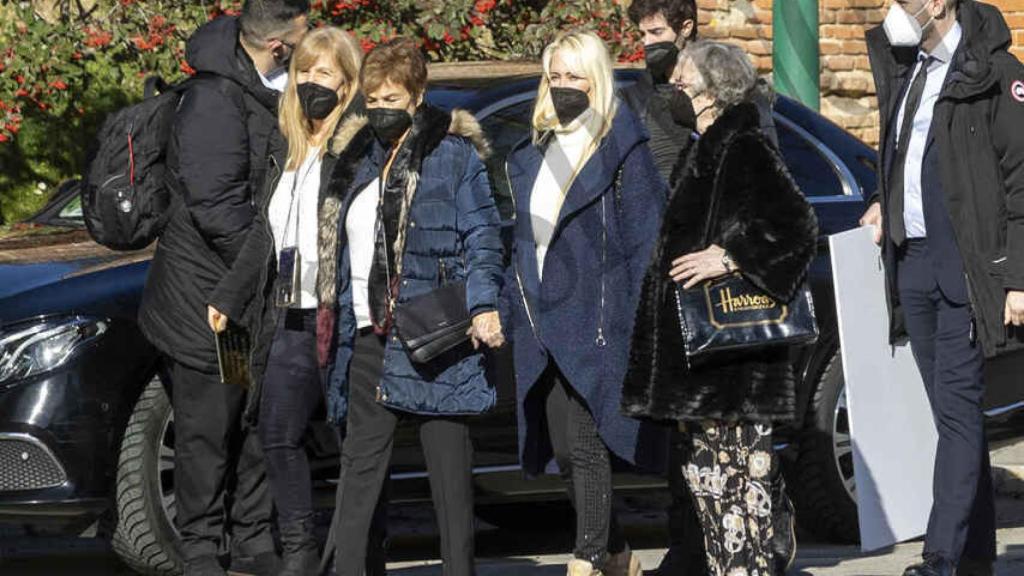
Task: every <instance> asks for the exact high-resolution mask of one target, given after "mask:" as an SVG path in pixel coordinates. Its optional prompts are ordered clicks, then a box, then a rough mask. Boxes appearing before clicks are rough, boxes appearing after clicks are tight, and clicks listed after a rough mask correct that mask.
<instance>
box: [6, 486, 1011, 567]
mask: <svg viewBox="0 0 1024 576" xmlns="http://www.w3.org/2000/svg"><path fill="white" fill-rule="evenodd" d="M624 504H625V506H626V507H627V508H629V512H628V513H627V514H626V516H627V517H626V519H625V522H624V524H625V525H626V529H627V536H628V538H629V540H630V542H631V543H632V544H633V546H634V548H636V549H637V550H638V553H639V554H640V557H641V560H642V561H643V563H644V566H645V567H647V568H653V567H655V566H657V563H658V561H659V560H660V558H661V556H662V554H663V553H664V545H665V544H664V538H665V536H664V532H663V526H662V521H661V518H660V514H661V513H660V512H659V508H658V507H657V506H656V503H651V502H648V503H646V504H654V506H652V507H647V508H644V507H641V506H639V504H643V503H638V502H635V501H630V502H624ZM997 510H998V512H999V516H1000V530H999V554H1000V558H999V563H998V565H997V570H996V574H997V575H998V576H1021V575H1024V499H1017V498H1012V497H1002V498H1000V500H999V502H998V504H997ZM392 525H393V526H395V527H396V530H395V532H396V533H395V534H394V538H393V540H392V546H391V556H392V557H393V558H394V560H395V561H394V562H392V563H391V564H390V565H389V574H391V575H392V576H440V575H441V570H440V566H439V565H438V563H437V560H436V558H437V552H436V546H437V539H436V535H435V533H434V530H433V514H432V512H431V510H430V508H429V507H428V506H401V507H396V509H395V510H393V513H392ZM568 549H569V536H568V534H567V533H566V532H565V531H564V530H563V531H559V530H557V529H547V530H522V531H508V530H498V529H496V528H493V527H489V526H487V525H484V526H481V531H480V533H479V539H478V552H479V555H480V557H481V558H480V562H479V570H478V573H479V575H480V576H561V575H562V574H564V573H565V568H564V566H565V563H566V562H567V561H568V555H567V554H565V553H564V551H565V550H568ZM920 550H921V544H920V543H910V544H904V545H901V546H898V547H896V548H895V549H892V550H887V551H885V552H883V553H879V554H874V555H870V556H867V555H864V554H862V553H861V552H860V550H859V549H858V548H856V547H852V546H834V545H828V544H822V543H815V542H811V541H808V540H807V539H805V540H804V541H803V542H801V545H800V553H799V556H798V560H797V563H796V566H795V567H794V569H793V570H791V571H790V572H789V575H788V576H899V574H901V573H902V570H903V568H904V567H905V566H906V565H908V564H910V563H912V562H913V561H915V559H916V558H917V556H918V554H920ZM128 574H131V573H130V572H129V571H128V570H127V569H125V568H123V567H122V566H121V565H120V564H119V563H118V562H117V560H116V559H115V558H114V557H113V555H112V554H111V553H110V552H109V550H107V548H106V547H105V546H104V545H103V544H102V543H101V542H99V541H97V540H96V539H90V538H43V537H27V536H24V535H20V536H16V535H13V534H10V533H8V534H7V535H6V536H5V537H3V538H2V539H0V575H3V576H43V575H45V576H101V575H102V576H108V575H117V576H120V575H128Z"/></svg>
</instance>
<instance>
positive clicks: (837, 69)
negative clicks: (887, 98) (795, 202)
mask: <svg viewBox="0 0 1024 576" xmlns="http://www.w3.org/2000/svg"><path fill="white" fill-rule="evenodd" d="M775 1H779V2H785V1H792V0H775ZM890 1H891V0H819V20H820V26H821V28H820V31H819V32H820V36H821V93H822V99H821V111H822V113H823V114H825V115H826V116H828V117H829V118H831V119H832V120H833V121H835V122H836V123H838V124H839V125H841V126H843V127H844V128H846V129H847V130H849V131H850V132H852V133H853V134H855V135H857V136H858V137H860V138H861V139H863V140H864V141H865V142H868V143H870V144H875V143H877V141H878V114H877V111H876V108H877V107H876V104H875V98H874V93H875V91H874V81H873V80H872V78H871V71H870V69H869V66H868V56H867V46H866V45H865V43H864V32H865V31H866V30H867V29H868V28H870V27H873V26H876V25H878V24H879V23H880V22H881V21H882V19H883V18H885V14H886V11H887V10H888V8H889V3H890ZM986 1H987V2H988V3H991V4H994V5H996V6H998V7H999V8H1000V9H1001V10H1002V11H1003V15H1004V16H1005V17H1006V20H1007V23H1008V24H1009V25H1010V28H1011V29H1012V30H1013V41H1014V44H1013V49H1012V50H1013V53H1014V54H1015V55H1016V56H1017V57H1018V58H1021V59H1024V0H986ZM697 4H698V6H699V7H700V25H701V33H702V34H703V36H704V37H705V38H714V39H720V40H728V41H730V42H734V43H736V44H739V45H741V46H742V47H743V48H744V49H745V50H746V51H747V53H749V54H750V56H751V58H752V59H753V60H754V63H755V64H756V65H757V67H758V69H759V70H761V72H763V73H766V74H767V73H770V72H771V69H772V0H697Z"/></svg>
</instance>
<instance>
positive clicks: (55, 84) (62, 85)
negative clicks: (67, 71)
mask: <svg viewBox="0 0 1024 576" xmlns="http://www.w3.org/2000/svg"><path fill="white" fill-rule="evenodd" d="M50 86H51V87H53V88H56V89H57V90H67V89H68V85H67V84H65V83H64V81H63V80H54V81H53V82H50Z"/></svg>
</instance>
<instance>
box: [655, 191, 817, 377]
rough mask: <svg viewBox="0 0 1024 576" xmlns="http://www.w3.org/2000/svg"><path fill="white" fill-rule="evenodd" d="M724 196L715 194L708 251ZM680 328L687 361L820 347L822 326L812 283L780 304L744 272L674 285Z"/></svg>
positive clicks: (706, 239) (707, 230)
mask: <svg viewBox="0 0 1024 576" xmlns="http://www.w3.org/2000/svg"><path fill="white" fill-rule="evenodd" d="M718 204H719V194H718V190H717V187H716V190H715V192H714V193H713V194H712V199H711V206H710V209H709V214H708V220H707V223H706V225H705V228H704V246H705V247H706V246H710V245H711V233H712V230H713V228H714V224H715V221H716V219H717V217H718ZM675 289H676V290H675V292H676V307H677V309H678V311H679V324H680V326H681V328H682V331H683V344H684V348H685V353H686V358H687V362H688V363H690V362H693V361H695V360H698V359H703V358H705V357H707V356H710V355H713V354H715V353H720V352H729V351H738V350H744V349H754V348H762V347H766V346H793V345H803V344H810V343H813V342H815V341H816V340H817V339H818V323H817V320H816V319H815V317H814V301H813V299H812V298H811V291H810V289H809V288H808V286H807V282H806V281H805V282H804V284H803V285H802V286H801V287H800V289H799V290H798V291H797V293H796V296H794V297H793V299H792V300H790V301H789V302H779V301H778V300H776V299H775V298H772V297H771V296H770V295H768V294H767V293H765V292H764V291H763V290H761V289H760V288H758V287H757V286H755V285H754V284H753V283H752V282H751V281H750V280H748V279H747V278H746V277H745V276H743V274H742V273H741V272H735V273H733V274H730V275H728V276H725V277H723V278H716V279H714V280H706V281H704V282H701V283H700V284H698V285H696V286H694V287H692V288H690V289H685V288H683V284H682V283H677V284H676V286H675Z"/></svg>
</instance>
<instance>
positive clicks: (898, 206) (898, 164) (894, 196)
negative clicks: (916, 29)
mask: <svg viewBox="0 0 1024 576" xmlns="http://www.w3.org/2000/svg"><path fill="white" fill-rule="evenodd" d="M932 61H933V58H932V57H930V56H929V57H927V58H925V59H924V61H923V62H922V63H921V69H920V71H918V73H917V76H915V77H914V81H913V83H911V85H910V90H908V91H907V103H906V106H904V108H903V122H901V123H900V132H899V136H898V137H897V140H896V157H895V158H893V164H892V169H891V170H890V176H889V210H888V211H887V212H888V214H886V216H887V222H886V224H887V225H888V226H889V238H891V239H892V241H893V243H894V244H896V245H897V246H899V245H901V244H903V241H904V240H906V238H907V229H906V225H905V224H904V222H903V192H904V190H903V176H904V169H905V168H906V164H907V148H909V147H910V135H911V133H912V132H913V130H914V117H915V116H917V109H918V108H919V107H920V106H921V95H922V94H923V93H924V85H925V83H926V82H927V80H928V66H929V65H931V63H932Z"/></svg>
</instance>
